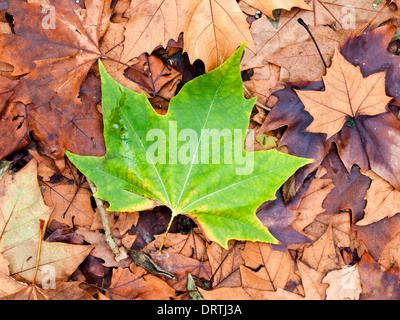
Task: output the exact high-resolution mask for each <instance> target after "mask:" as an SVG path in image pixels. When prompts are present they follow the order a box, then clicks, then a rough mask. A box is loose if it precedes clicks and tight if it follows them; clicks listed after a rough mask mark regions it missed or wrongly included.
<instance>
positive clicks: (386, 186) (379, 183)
mask: <svg viewBox="0 0 400 320" xmlns="http://www.w3.org/2000/svg"><path fill="white" fill-rule="evenodd" d="M365 175H366V176H367V177H369V178H370V179H371V180H372V182H371V186H370V187H369V189H368V191H367V195H366V198H365V199H366V200H367V206H366V207H365V215H364V217H363V219H361V220H359V221H357V225H359V226H365V225H368V224H370V223H374V222H377V221H379V220H381V219H383V218H390V217H393V216H394V215H395V214H397V213H399V212H400V203H399V201H400V191H397V190H396V189H395V188H394V187H393V186H392V185H391V184H390V183H388V182H387V181H386V180H384V179H382V178H381V177H379V176H378V175H377V174H375V173H374V172H372V171H367V172H365Z"/></svg>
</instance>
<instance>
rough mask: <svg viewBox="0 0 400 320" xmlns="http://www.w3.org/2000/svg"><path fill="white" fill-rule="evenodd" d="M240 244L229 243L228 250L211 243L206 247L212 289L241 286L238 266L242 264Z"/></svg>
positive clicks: (241, 247)
mask: <svg viewBox="0 0 400 320" xmlns="http://www.w3.org/2000/svg"><path fill="white" fill-rule="evenodd" d="M243 248H244V244H243V243H241V242H233V241H230V242H229V247H228V249H224V248H222V247H221V246H220V245H218V244H217V243H215V242H213V243H211V244H210V245H207V255H208V257H209V261H210V264H211V270H212V283H213V288H219V287H237V286H241V285H242V280H241V276H240V266H241V265H242V264H243V258H242V255H241V250H243Z"/></svg>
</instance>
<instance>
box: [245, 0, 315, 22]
mask: <svg viewBox="0 0 400 320" xmlns="http://www.w3.org/2000/svg"><path fill="white" fill-rule="evenodd" d="M243 1H244V2H246V3H247V4H248V5H250V6H252V7H254V8H257V9H258V10H260V11H261V12H263V13H265V14H266V15H267V16H269V17H270V18H272V19H275V18H274V15H273V14H272V11H274V10H278V9H285V10H288V11H290V9H292V8H293V7H298V8H301V9H305V10H312V9H311V8H310V7H309V6H308V5H307V4H306V3H305V2H304V1H303V0H243Z"/></svg>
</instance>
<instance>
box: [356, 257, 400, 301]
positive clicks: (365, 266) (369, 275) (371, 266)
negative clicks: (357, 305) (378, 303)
mask: <svg viewBox="0 0 400 320" xmlns="http://www.w3.org/2000/svg"><path fill="white" fill-rule="evenodd" d="M358 270H359V273H360V279H361V286H362V294H361V297H360V300H399V299H400V292H399V270H398V269H395V268H394V269H391V270H390V271H388V272H383V271H382V270H381V268H380V266H379V265H378V263H376V262H375V261H374V259H373V258H372V257H371V256H370V255H369V254H368V252H366V253H364V254H363V256H362V257H361V260H360V261H359V262H358Z"/></svg>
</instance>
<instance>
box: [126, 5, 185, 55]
mask: <svg viewBox="0 0 400 320" xmlns="http://www.w3.org/2000/svg"><path fill="white" fill-rule="evenodd" d="M192 7H193V6H192V4H191V2H190V1H183V0H155V1H148V2H146V5H144V4H143V2H142V1H140V0H133V1H131V3H130V6H129V8H127V10H126V11H125V12H124V17H125V18H127V19H128V22H127V23H125V24H124V28H125V31H124V33H123V34H124V37H125V41H124V44H123V51H122V52H121V56H120V61H122V62H125V63H128V62H129V61H130V60H132V59H133V58H137V57H139V56H140V55H141V54H142V53H143V52H147V53H149V54H150V53H151V52H152V51H153V50H154V49H155V48H156V47H158V46H163V47H166V46H167V43H168V41H169V40H170V39H174V40H177V39H178V36H179V34H180V33H181V32H182V31H183V30H184V28H185V26H186V24H187V21H188V17H189V15H190V10H191V8H192Z"/></svg>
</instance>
